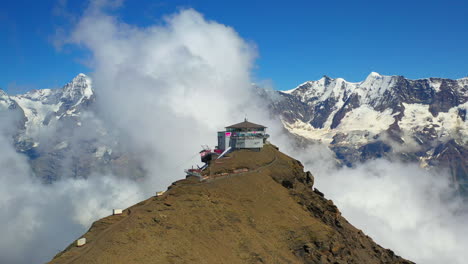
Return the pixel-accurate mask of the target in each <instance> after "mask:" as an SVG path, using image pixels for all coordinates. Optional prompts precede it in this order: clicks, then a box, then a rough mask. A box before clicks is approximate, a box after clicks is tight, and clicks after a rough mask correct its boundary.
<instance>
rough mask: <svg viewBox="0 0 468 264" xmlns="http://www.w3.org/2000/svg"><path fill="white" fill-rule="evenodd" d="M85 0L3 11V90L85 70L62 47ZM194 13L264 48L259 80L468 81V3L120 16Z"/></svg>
mask: <svg viewBox="0 0 468 264" xmlns="http://www.w3.org/2000/svg"><path fill="white" fill-rule="evenodd" d="M85 7H86V3H83V1H63V0H61V1H57V0H43V1H25V0H17V1H8V2H6V3H5V2H3V3H2V8H1V9H0V59H1V63H0V72H1V74H0V89H4V90H6V91H7V92H9V93H20V92H24V91H27V90H30V89H40V88H57V87H60V86H62V85H64V84H65V83H66V82H68V81H69V80H71V79H72V78H73V77H74V76H75V75H77V74H78V73H80V72H84V73H88V72H90V71H91V69H89V68H87V67H86V66H85V65H84V64H83V63H82V62H83V61H84V60H85V58H86V56H87V54H86V51H84V50H82V49H78V48H76V47H73V46H65V47H63V48H62V49H60V50H57V49H56V48H55V47H54V45H53V40H54V36H56V31H57V29H63V30H65V32H67V30H69V29H70V28H71V26H72V25H73V21H74V19H76V18H77V17H79V16H80V14H81V13H82V12H83V10H84V9H85ZM180 8H194V9H195V10H197V11H199V12H201V13H202V14H204V15H205V17H206V18H207V19H209V20H215V21H217V22H219V23H222V24H225V25H228V26H231V27H233V28H234V29H235V30H236V31H237V32H238V33H239V34H240V35H241V36H242V37H243V38H244V39H246V40H247V41H249V42H252V43H255V45H256V46H257V48H258V51H259V58H258V60H257V67H256V69H255V72H254V74H255V77H256V79H257V80H265V79H266V80H272V82H273V84H274V86H275V88H276V89H280V90H285V89H291V88H293V87H295V86H297V85H298V84H300V83H302V82H304V81H307V80H314V79H319V78H320V77H321V76H323V75H328V76H330V77H343V78H345V79H347V80H349V81H361V80H363V79H364V78H365V77H366V76H367V75H368V74H369V73H370V72H371V71H376V72H379V73H381V74H387V75H404V76H406V77H408V78H425V77H446V78H461V77H465V76H468V18H467V14H468V3H466V1H451V0H448V1H349V0H348V1H336V0H335V1H333V0H330V1H294V0H291V1H239V0H238V1H209V0H205V1H203V0H199V1H189V0H171V1H169V0H162V1H156V0H152V1H150V0H139V1H127V2H125V3H124V5H123V7H122V8H120V9H119V10H118V11H117V13H116V14H117V15H118V16H119V17H120V19H122V20H123V21H125V22H127V23H130V24H135V25H138V26H148V25H151V24H154V23H160V22H161V16H163V15H165V14H171V13H174V12H176V11H177V10H178V9H180Z"/></svg>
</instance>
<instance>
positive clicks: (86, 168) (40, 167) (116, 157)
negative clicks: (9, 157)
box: [0, 74, 142, 182]
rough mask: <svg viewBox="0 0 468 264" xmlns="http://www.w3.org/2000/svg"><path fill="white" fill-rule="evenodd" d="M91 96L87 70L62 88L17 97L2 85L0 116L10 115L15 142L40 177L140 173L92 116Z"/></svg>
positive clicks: (135, 174) (55, 178)
mask: <svg viewBox="0 0 468 264" xmlns="http://www.w3.org/2000/svg"><path fill="white" fill-rule="evenodd" d="M95 99H96V96H95V93H94V90H93V88H92V82H91V79H90V78H89V77H87V76H86V75H85V74H79V75H78V76H76V77H75V78H74V79H73V80H72V81H71V82H70V83H68V84H66V85H65V86H64V87H63V88H61V89H42V90H33V91H30V92H28V93H26V94H22V95H15V96H9V95H7V94H6V93H5V92H3V91H1V90H0V113H1V112H2V111H3V112H4V113H5V111H8V112H7V113H8V115H2V116H4V117H5V116H9V117H10V118H9V120H7V121H8V122H11V123H12V127H13V129H12V130H11V131H9V133H11V136H12V139H13V144H14V145H15V147H16V149H17V151H18V152H20V153H24V154H25V155H27V156H28V158H29V161H30V164H31V167H32V169H33V171H34V173H35V174H36V175H37V176H38V177H39V178H41V179H42V180H43V181H44V182H53V181H55V180H57V179H59V178H68V177H73V178H83V177H87V176H89V174H91V173H93V172H101V173H105V172H112V173H115V174H126V173H127V172H131V173H129V174H130V175H134V177H139V176H141V175H142V170H141V168H140V167H139V165H138V162H137V161H135V160H132V159H131V158H130V155H129V153H128V151H127V150H126V149H122V148H124V147H125V146H122V145H120V144H118V140H117V138H116V135H115V134H113V133H111V131H110V129H108V127H107V126H106V124H104V123H103V122H102V120H101V119H100V118H99V117H97V116H96V115H95V113H96V109H95V108H94V102H95ZM12 117H13V118H12ZM12 119H13V120H12Z"/></svg>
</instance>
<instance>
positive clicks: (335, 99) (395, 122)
mask: <svg viewBox="0 0 468 264" xmlns="http://www.w3.org/2000/svg"><path fill="white" fill-rule="evenodd" d="M277 94H278V96H279V99H278V98H275V99H270V109H271V111H272V113H274V114H276V115H279V116H280V117H281V120H282V122H283V124H284V126H285V128H286V129H287V130H288V131H289V132H291V133H292V134H294V135H297V136H299V137H301V138H302V139H305V141H308V142H322V143H326V144H328V145H329V147H330V149H332V150H333V151H334V152H335V154H336V156H337V158H338V159H339V160H340V161H341V162H342V163H343V164H344V165H346V166H354V165H356V164H357V163H359V162H363V161H366V160H368V159H372V158H379V157H383V156H388V157H390V156H392V157H395V156H396V157H397V158H398V159H400V160H404V161H416V162H419V163H420V164H421V166H423V167H444V168H448V169H449V170H450V171H451V173H452V175H453V179H454V182H455V183H456V186H457V187H460V190H461V191H462V192H466V188H467V187H468V168H467V165H466V164H468V160H467V158H466V155H465V154H466V153H468V148H467V144H468V120H467V119H466V112H467V109H468V78H462V79H458V80H451V79H443V78H428V79H419V80H409V79H406V78H404V77H403V76H384V75H380V74H378V73H375V72H373V73H371V74H370V75H369V76H368V77H367V78H366V79H365V80H364V81H362V82H359V83H351V82H347V81H345V80H344V79H342V78H337V79H332V78H330V77H327V76H324V77H323V78H321V79H320V80H318V81H308V82H305V83H303V84H301V85H299V86H298V87H296V88H295V89H292V90H289V91H280V92H278V93H277Z"/></svg>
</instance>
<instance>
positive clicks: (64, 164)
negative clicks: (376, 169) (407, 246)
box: [0, 73, 468, 196]
mask: <svg viewBox="0 0 468 264" xmlns="http://www.w3.org/2000/svg"><path fill="white" fill-rule="evenodd" d="M257 90H258V92H259V97H260V100H264V101H265V102H266V103H267V105H268V106H269V110H270V112H271V115H273V116H280V118H281V120H282V123H283V125H284V127H285V128H286V131H289V133H290V134H292V135H294V136H295V138H296V139H298V143H299V145H304V144H309V143H315V142H321V143H324V144H327V145H328V147H329V148H330V149H331V150H332V151H333V152H334V153H335V156H336V160H337V161H338V163H339V164H340V165H341V166H349V167H352V166H355V165H357V164H359V163H360V162H365V161H367V160H370V159H375V158H382V157H384V158H389V159H396V160H400V161H404V162H417V163H419V164H420V165H421V166H422V167H426V168H429V169H430V168H441V169H447V170H449V171H450V173H451V175H452V181H453V184H454V186H455V187H456V188H458V190H459V192H460V193H461V194H464V195H465V196H466V195H468V191H467V190H468V165H467V164H468V148H467V143H468V120H467V110H468V102H467V100H468V78H462V79H458V80H451V79H442V78H428V79H419V80H409V79H406V78H404V77H402V76H383V75H380V74H377V73H371V74H370V75H369V76H368V77H367V78H366V79H365V80H364V81H362V82H358V83H351V82H347V81H345V80H344V79H341V78H337V79H332V78H330V77H327V76H324V77H323V78H321V79H320V80H318V81H308V82H305V83H303V84H301V85H299V86H298V87H296V88H295V89H292V90H289V91H274V92H267V91H265V90H263V89H257ZM95 101H96V94H95V92H94V90H93V87H92V81H91V79H90V78H89V77H87V76H86V75H84V74H79V75H78V76H76V77H75V78H74V79H73V80H72V81H71V82H70V83H68V84H67V85H65V86H64V87H63V88H61V89H43V90H33V91H30V92H28V93H26V94H22V95H15V96H11V95H8V94H6V93H5V92H3V91H1V90H0V113H8V114H2V115H0V119H2V120H0V121H2V122H3V123H7V122H9V124H10V125H9V126H8V131H6V132H7V133H9V134H10V135H11V138H12V140H13V144H14V145H15V147H16V149H17V151H18V152H20V153H24V154H25V155H26V156H27V157H28V160H29V162H30V164H31V167H32V169H33V171H34V173H35V174H36V175H37V176H38V177H39V178H40V179H42V180H43V181H44V182H53V181H56V180H58V179H60V178H63V177H73V178H80V177H87V176H88V175H89V174H91V173H93V172H111V173H113V174H124V175H132V176H133V177H135V178H138V177H143V176H144V175H145V171H144V170H143V169H142V166H141V165H140V162H139V161H138V160H136V159H135V158H132V157H134V156H135V155H132V154H131V153H130V151H129V147H128V146H124V145H122V144H118V142H119V140H118V135H117V134H116V133H114V132H115V131H114V129H111V128H109V126H108V124H106V123H105V122H103V120H101V119H100V118H99V110H98V109H95V107H96V103H95ZM4 132H5V131H4Z"/></svg>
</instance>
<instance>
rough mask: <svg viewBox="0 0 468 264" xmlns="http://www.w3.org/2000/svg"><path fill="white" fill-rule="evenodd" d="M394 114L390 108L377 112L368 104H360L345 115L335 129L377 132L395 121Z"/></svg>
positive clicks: (385, 128)
mask: <svg viewBox="0 0 468 264" xmlns="http://www.w3.org/2000/svg"><path fill="white" fill-rule="evenodd" d="M394 116H395V114H392V109H386V110H384V111H383V112H379V111H376V110H374V109H373V108H372V107H371V106H369V105H361V106H360V107H358V108H356V109H353V110H352V111H351V112H348V113H347V114H346V115H345V117H344V118H343V119H342V120H341V123H340V125H339V126H338V127H337V130H338V131H341V132H348V131H355V130H365V131H368V132H370V133H372V134H378V133H381V132H382V131H385V130H387V129H388V128H389V127H390V125H391V124H392V123H393V122H395V118H394Z"/></svg>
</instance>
